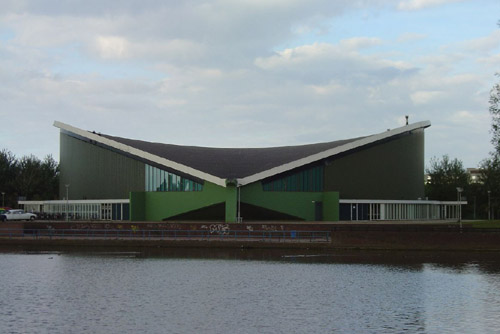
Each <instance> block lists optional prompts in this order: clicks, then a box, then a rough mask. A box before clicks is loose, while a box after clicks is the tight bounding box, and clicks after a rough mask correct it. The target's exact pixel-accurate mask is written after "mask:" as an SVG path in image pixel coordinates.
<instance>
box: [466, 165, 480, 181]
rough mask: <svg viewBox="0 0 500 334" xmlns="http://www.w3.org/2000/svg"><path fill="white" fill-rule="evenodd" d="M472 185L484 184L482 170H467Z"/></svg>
mask: <svg viewBox="0 0 500 334" xmlns="http://www.w3.org/2000/svg"><path fill="white" fill-rule="evenodd" d="M467 173H468V174H469V178H470V182H471V183H482V182H483V181H482V179H481V178H482V169H481V168H467Z"/></svg>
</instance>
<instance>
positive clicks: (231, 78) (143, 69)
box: [0, 0, 500, 167]
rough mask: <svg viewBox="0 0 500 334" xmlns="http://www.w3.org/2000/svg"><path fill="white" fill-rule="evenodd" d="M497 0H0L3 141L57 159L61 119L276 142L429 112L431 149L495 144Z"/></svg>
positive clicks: (136, 135) (351, 132)
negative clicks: (492, 102) (492, 100)
mask: <svg viewBox="0 0 500 334" xmlns="http://www.w3.org/2000/svg"><path fill="white" fill-rule="evenodd" d="M499 21H500V1H498V0H471V1H466V0H463V1H460V0H391V1H388V0H370V1H368V0H335V1H332V0H307V1H299V0H214V1H190V0H183V1H179V0H176V1H174V0H172V1H165V0H140V1H136V0H122V1H106V0H82V1H79V0H66V1H64V0H60V1H55V0H46V1H38V0H33V1H30V0H0V83H1V84H0V117H1V119H2V120H3V126H2V129H1V130H0V140H1V145H0V149H7V150H9V151H11V152H12V153H14V154H15V155H16V156H17V157H22V156H24V155H30V154H33V155H35V156H37V157H39V158H44V157H45V156H46V155H48V154H51V155H52V156H53V157H54V158H55V159H56V160H58V159H59V130H58V129H57V128H55V127H54V126H53V123H54V121H60V122H63V123H66V124H69V125H72V126H75V127H77V128H81V129H85V130H90V131H96V132H100V133H104V134H109V135H114V136H119V137H126V138H132V139H141V140H146V141H152V142H161V143H169V144H179V145H194V146H208V147H271V146H288V145H301V144H310V143H318V142H326V141H334V140H340V139H347V138H354V137H358V136H366V135H371V134H376V133H379V132H383V131H385V130H387V129H393V128H396V127H399V126H403V125H404V124H405V115H408V116H409V120H410V123H413V122H419V121H424V120H429V121H431V123H432V126H431V127H430V128H428V129H426V139H425V145H426V147H425V160H426V166H429V162H430V159H431V158H433V157H436V158H440V157H442V156H443V155H445V154H447V155H449V156H450V158H458V159H459V160H461V161H463V163H464V166H465V167H477V166H478V165H479V164H480V162H481V161H482V160H483V159H485V158H487V157H488V154H489V152H490V151H491V150H492V149H493V147H492V145H491V143H490V138H491V134H490V126H491V118H490V115H489V113H488V99H489V94H490V90H491V88H492V86H493V85H494V84H495V83H496V82H498V81H500V77H498V76H495V73H497V72H500V27H499V25H498V23H499Z"/></svg>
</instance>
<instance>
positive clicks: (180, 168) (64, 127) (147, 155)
mask: <svg viewBox="0 0 500 334" xmlns="http://www.w3.org/2000/svg"><path fill="white" fill-rule="evenodd" d="M54 126H55V127H57V128H59V129H61V130H65V131H68V132H71V133H74V134H76V135H78V136H80V137H83V138H87V139H90V140H93V141H95V142H98V143H100V144H103V145H106V146H109V147H112V148H115V149H117V150H120V151H122V152H126V153H128V154H130V155H133V156H136V157H139V158H142V159H146V160H149V161H152V162H154V163H157V164H159V165H161V166H165V167H169V168H172V169H175V170H178V171H180V172H183V173H186V174H188V175H193V176H195V177H198V178H200V179H202V180H206V181H208V182H212V183H215V184H217V185H219V186H223V187H225V186H226V180H224V179H221V178H219V177H216V176H213V175H211V174H208V173H205V172H202V171H199V170H197V169H194V168H191V167H189V166H185V165H183V164H180V163H177V162H175V161H171V160H168V159H165V158H162V157H159V156H157V155H154V154H151V153H148V152H145V151H142V150H139V149H137V148H134V147H131V146H128V145H125V144H122V143H119V142H116V141H114V140H111V139H108V138H105V137H102V136H99V135H98V134H95V133H92V132H89V131H85V130H82V129H79V128H75V127H74V126H71V125H68V124H64V123H61V122H58V121H55V122H54Z"/></svg>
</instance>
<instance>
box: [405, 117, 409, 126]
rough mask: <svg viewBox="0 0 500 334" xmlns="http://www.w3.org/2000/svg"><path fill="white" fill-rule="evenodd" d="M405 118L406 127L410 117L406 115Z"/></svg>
mask: <svg viewBox="0 0 500 334" xmlns="http://www.w3.org/2000/svg"><path fill="white" fill-rule="evenodd" d="M405 118H406V125H408V118H410V116H408V115H406V116H405Z"/></svg>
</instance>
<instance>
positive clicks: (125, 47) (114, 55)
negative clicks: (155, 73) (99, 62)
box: [96, 36, 130, 59]
mask: <svg viewBox="0 0 500 334" xmlns="http://www.w3.org/2000/svg"><path fill="white" fill-rule="evenodd" d="M129 48H130V46H129V43H128V41H127V40H126V39H125V38H123V37H119V36H98V37H97V38H96V49H97V52H98V53H99V55H100V57H102V58H104V59H122V58H126V57H127V55H129V53H130V51H129Z"/></svg>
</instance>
